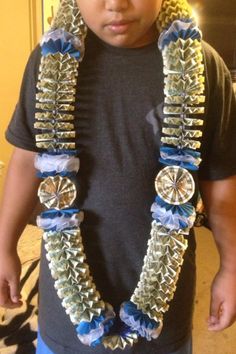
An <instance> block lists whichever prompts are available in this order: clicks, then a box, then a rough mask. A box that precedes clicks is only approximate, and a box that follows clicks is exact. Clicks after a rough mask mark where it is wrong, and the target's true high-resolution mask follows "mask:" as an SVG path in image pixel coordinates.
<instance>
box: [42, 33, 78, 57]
mask: <svg viewBox="0 0 236 354" xmlns="http://www.w3.org/2000/svg"><path fill="white" fill-rule="evenodd" d="M41 48H42V55H44V56H46V55H48V54H56V53H58V52H59V53H61V54H70V55H71V56H72V57H74V58H77V59H79V58H80V56H81V53H80V51H78V50H77V49H75V47H74V46H73V44H72V43H71V42H70V41H65V40H63V39H61V38H59V39H56V40H53V39H49V40H48V41H47V42H45V43H43V45H42V47H41Z"/></svg>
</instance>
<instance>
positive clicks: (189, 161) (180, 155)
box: [159, 146, 201, 171]
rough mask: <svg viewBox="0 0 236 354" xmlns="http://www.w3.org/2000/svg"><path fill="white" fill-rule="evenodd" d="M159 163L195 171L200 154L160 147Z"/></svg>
mask: <svg viewBox="0 0 236 354" xmlns="http://www.w3.org/2000/svg"><path fill="white" fill-rule="evenodd" d="M159 161H160V162H161V163H162V164H164V165H176V166H180V167H183V168H186V169H188V170H191V171H196V170H198V169H199V164H200V162H201V158H200V153H199V152H197V151H194V150H190V149H178V148H171V147H166V146H161V148H160V158H159Z"/></svg>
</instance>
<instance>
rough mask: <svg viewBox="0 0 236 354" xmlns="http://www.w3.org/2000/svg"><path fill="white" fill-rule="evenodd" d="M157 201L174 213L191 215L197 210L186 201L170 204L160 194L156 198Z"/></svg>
mask: <svg viewBox="0 0 236 354" xmlns="http://www.w3.org/2000/svg"><path fill="white" fill-rule="evenodd" d="M155 202H156V203H157V204H158V205H160V207H162V208H165V209H166V210H167V211H168V210H171V211H172V213H173V214H179V215H183V216H186V217H189V216H191V215H192V214H193V213H194V211H195V209H194V207H193V206H192V204H191V203H184V204H181V205H173V204H168V203H166V202H165V201H164V200H163V199H161V198H160V197H159V196H157V197H156V198H155Z"/></svg>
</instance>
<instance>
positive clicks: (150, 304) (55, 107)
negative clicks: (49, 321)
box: [34, 0, 205, 350]
mask: <svg viewBox="0 0 236 354" xmlns="http://www.w3.org/2000/svg"><path fill="white" fill-rule="evenodd" d="M157 25H158V27H159V29H160V32H161V34H160V38H159V42H158V45H159V49H160V50H161V52H162V55H163V62H164V75H165V82H164V94H165V102H164V115H165V118H164V120H163V127H162V137H161V142H162V145H161V148H160V162H161V163H162V164H163V168H162V169H161V171H160V172H159V173H158V175H157V177H156V180H155V187H156V191H157V197H156V200H155V202H154V203H153V205H152V208H151V210H152V212H153V214H152V215H153V219H154V220H153V222H152V225H151V237H150V239H149V241H148V248H147V254H146V256H145V258H144V262H143V268H142V272H141V274H140V279H139V282H138V284H137V287H136V288H135V290H134V292H133V295H132V296H131V298H130V300H129V301H126V302H124V303H123V304H122V305H121V307H120V313H119V317H120V319H121V323H122V324H123V325H122V326H121V327H120V328H119V329H118V330H117V332H116V333H114V330H113V327H114V322H115V317H116V316H117V315H116V314H115V313H114V310H113V308H112V306H111V305H110V304H108V303H104V301H103V300H102V299H101V296H100V294H99V292H98V290H97V289H96V285H95V284H94V282H93V279H92V276H91V274H90V271H89V266H88V265H87V263H86V261H85V260H86V255H85V253H84V250H83V240H82V236H81V232H80V227H79V226H80V223H81V222H82V220H83V213H82V212H81V211H79V210H77V209H73V202H74V200H75V198H76V193H77V191H76V187H75V185H74V183H73V182H72V180H71V177H73V176H75V175H76V173H77V172H78V170H79V158H78V157H77V151H76V144H75V137H76V132H75V128H74V119H75V116H74V109H75V108H74V102H75V93H76V85H77V77H78V71H79V63H80V62H81V60H82V59H83V55H84V39H85V36H86V26H85V24H84V22H83V19H82V17H81V14H80V11H79V9H78V7H77V3H76V0H62V1H61V5H60V8H59V11H58V13H57V15H56V18H55V20H54V22H53V25H52V28H51V30H50V31H49V32H48V33H46V34H45V35H44V37H43V39H42V42H41V49H42V59H41V64H40V68H39V76H38V83H37V95H36V115H35V125H34V126H35V129H36V130H37V134H36V135H35V138H36V146H37V147H38V148H39V149H42V153H39V154H38V155H37V157H36V161H35V166H36V168H37V169H38V170H39V176H40V177H41V178H43V181H42V183H41V184H40V187H39V191H38V195H39V198H40V201H41V202H42V203H43V204H44V205H45V206H46V207H47V208H48V209H49V210H48V211H45V212H43V213H42V214H41V215H40V216H39V217H38V225H39V226H40V227H41V228H43V229H44V235H43V238H44V240H45V248H46V250H47V259H48V261H49V268H50V270H51V274H52V277H53V278H54V279H55V289H56V291H57V294H58V296H59V298H60V299H61V302H62V306H63V307H64V308H65V311H66V313H67V314H68V315H69V317H70V320H71V322H72V323H73V325H75V329H76V332H77V335H78V338H79V339H80V340H81V341H82V343H84V344H86V345H90V346H96V345H98V344H103V345H104V346H105V347H106V348H110V349H112V350H114V349H116V348H120V349H124V348H126V346H127V345H130V346H132V345H133V344H134V343H135V342H136V341H137V340H138V337H139V336H142V337H145V338H146V339H147V340H151V339H152V338H157V337H158V336H159V334H160V333H161V330H162V322H163V315H164V313H165V312H166V311H167V310H168V308H169V302H170V301H171V299H172V298H173V296H174V292H175V289H176V283H177V280H178V276H179V273H180V269H181V265H182V263H183V256H184V252H185V250H186V248H187V239H186V236H187V235H188V234H189V230H190V229H191V227H192V226H193V223H194V219H195V208H194V207H193V205H192V203H191V199H192V197H193V195H194V192H195V183H194V178H193V175H194V173H195V171H197V169H198V166H199V164H200V162H201V158H200V153H199V152H198V149H199V148H200V145H201V144H200V141H199V139H200V138H201V136H202V131H201V127H202V125H203V120H202V119H201V117H200V116H201V115H203V113H204V102H205V96H204V89H205V87H204V76H203V73H204V65H203V55H202V46H201V34H200V31H199V29H198V28H197V26H196V23H195V20H194V18H193V15H192V11H191V8H190V7H189V5H188V3H187V1H186V0H164V1H163V4H162V9H161V12H160V15H159V18H158V21H157ZM199 117H200V118H199Z"/></svg>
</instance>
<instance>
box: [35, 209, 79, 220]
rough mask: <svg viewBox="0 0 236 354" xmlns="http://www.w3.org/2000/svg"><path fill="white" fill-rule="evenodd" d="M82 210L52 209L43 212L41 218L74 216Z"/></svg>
mask: <svg viewBox="0 0 236 354" xmlns="http://www.w3.org/2000/svg"><path fill="white" fill-rule="evenodd" d="M79 212H80V210H79V209H62V210H56V209H50V210H46V211H44V212H42V213H41V215H40V216H41V218H43V219H54V218H56V217H60V216H65V217H66V218H70V217H72V216H73V215H74V214H78V213H79Z"/></svg>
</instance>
